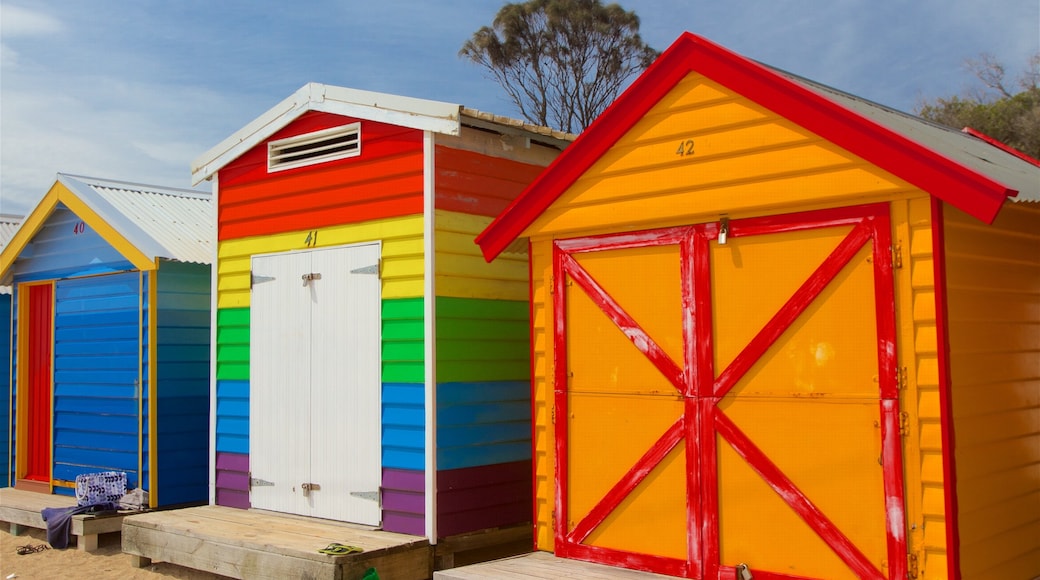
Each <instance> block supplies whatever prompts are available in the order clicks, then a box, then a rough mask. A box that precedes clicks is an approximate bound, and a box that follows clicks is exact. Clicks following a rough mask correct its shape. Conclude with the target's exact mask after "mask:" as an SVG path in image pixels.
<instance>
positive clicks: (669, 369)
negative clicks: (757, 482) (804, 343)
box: [552, 203, 907, 579]
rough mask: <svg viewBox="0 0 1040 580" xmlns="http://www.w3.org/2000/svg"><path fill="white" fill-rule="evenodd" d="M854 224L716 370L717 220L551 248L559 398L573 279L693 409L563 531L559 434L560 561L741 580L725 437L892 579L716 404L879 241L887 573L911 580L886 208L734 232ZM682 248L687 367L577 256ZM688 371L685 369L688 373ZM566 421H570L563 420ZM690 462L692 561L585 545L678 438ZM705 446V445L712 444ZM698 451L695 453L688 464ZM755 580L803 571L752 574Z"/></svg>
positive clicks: (560, 412) (869, 572) (561, 408)
mask: <svg viewBox="0 0 1040 580" xmlns="http://www.w3.org/2000/svg"><path fill="white" fill-rule="evenodd" d="M837 226H851V228H852V229H851V231H850V232H849V233H848V235H847V236H846V237H845V239H844V240H843V241H842V242H840V243H839V244H838V246H837V247H836V248H835V250H833V251H832V252H831V254H830V255H829V256H828V257H827V258H826V259H825V260H824V261H823V263H822V264H820V266H819V267H817V268H816V270H815V271H814V272H813V274H811V275H810V276H809V278H808V279H807V280H806V281H805V282H804V283H803V284H802V286H801V287H800V288H799V289H798V290H797V291H796V292H795V293H794V294H793V295H792V296H791V297H790V298H789V299H788V300H787V302H786V303H785V304H784V305H783V306H782V307H781V308H780V310H779V311H778V312H777V313H776V314H775V315H774V316H773V317H772V319H771V320H770V321H769V322H768V323H766V325H765V326H764V327H763V328H762V329H761V330H760V331H759V332H758V334H757V335H756V336H755V337H754V338H753V339H752V340H751V341H750V342H749V343H748V344H747V346H746V347H745V348H744V349H743V351H742V352H740V353H739V354H738V355H737V356H736V357H735V358H734V360H733V361H732V362H731V363H730V364H729V365H728V366H727V367H726V368H725V369H723V370H722V371H721V372H720V373H719V374H718V376H716V374H715V369H714V363H713V359H714V357H713V344H712V330H713V321H712V319H711V312H712V308H711V306H712V297H711V278H710V272H711V263H710V257H709V245H710V242H711V241H712V240H714V239H717V237H718V233H719V224H718V223H709V224H700V225H696V226H689V227H676V228H666V229H661V230H653V231H644V232H636V233H625V234H608V235H603V236H593V237H586V238H575V239H568V240H557V241H555V242H554V249H553V282H552V288H553V311H554V316H553V321H554V328H553V340H554V369H555V374H554V404H555V406H556V416H560V417H567V416H568V414H567V375H568V372H569V369H568V367H567V350H566V337H567V324H566V316H565V315H564V313H566V308H567V300H566V281H567V280H568V279H569V280H571V281H572V282H573V283H574V284H576V285H577V286H578V287H580V288H581V289H582V291H584V292H585V293H586V294H587V295H588V296H589V297H590V298H591V300H592V301H593V302H594V303H595V304H596V305H597V306H598V307H599V308H600V309H602V310H603V311H604V313H606V315H607V316H608V318H610V319H611V320H612V321H613V323H614V324H615V325H616V326H617V327H618V328H619V329H621V330H622V331H623V332H624V333H625V335H626V336H627V337H628V338H629V339H630V340H631V342H632V344H633V345H634V346H635V347H636V348H637V349H638V350H640V351H641V352H642V353H643V354H644V355H645V356H646V357H647V358H648V359H649V360H650V361H651V363H652V364H653V365H654V366H655V367H656V368H657V369H658V370H659V371H660V372H661V374H662V375H663V376H664V377H665V378H667V379H668V380H669V382H670V383H671V384H672V385H673V387H675V389H676V390H677V391H678V392H679V393H680V394H682V395H683V396H684V398H685V400H686V410H685V412H684V414H683V415H682V416H680V417H679V418H678V419H677V420H676V421H675V423H673V424H672V425H671V426H670V427H669V428H668V429H666V430H665V432H664V434H662V435H661V437H659V438H658V439H657V441H656V442H655V443H654V444H653V445H652V446H651V447H650V449H649V450H647V452H646V453H645V454H644V455H643V456H642V457H641V458H640V459H639V460H638V461H637V462H636V464H635V465H634V466H633V467H632V468H631V469H630V470H629V472H628V473H627V474H626V475H625V476H623V477H622V478H621V480H620V481H618V482H617V483H615V485H614V486H613V487H612V488H611V489H610V491H609V492H608V493H607V494H606V495H605V496H604V497H603V498H602V499H601V500H600V501H599V502H598V503H597V504H596V505H595V506H594V507H593V508H592V510H590V512H589V513H588V514H587V515H585V517H584V518H583V519H582V520H581V521H579V522H578V523H577V524H576V525H575V527H574V529H573V530H571V531H569V532H568V531H567V522H568V521H569V514H568V511H567V508H568V506H567V497H568V493H567V492H568V487H567V486H568V480H567V469H568V461H567V457H568V429H567V427H566V426H564V427H563V428H561V429H557V432H556V467H555V479H556V498H555V503H556V530H555V539H556V552H557V554H558V555H560V556H563V557H571V558H576V559H583V560H590V561H597V562H605V563H608V564H613V565H619V566H625V567H630V568H637V569H643V570H649V571H653V572H659V573H664V574H670V575H674V576H684V577H691V578H701V577H708V578H727V579H729V578H736V570H735V568H732V567H725V566H722V565H721V563H720V554H719V537H718V525H719V513H718V473H717V453H716V451H717V450H716V446H715V445H714V444H713V442H714V441H715V440H716V434H718V435H720V436H721V437H722V438H723V439H724V440H725V441H726V442H727V443H729V444H730V446H731V447H733V449H734V450H735V451H736V452H737V453H738V454H739V455H740V456H741V457H742V458H743V459H744V460H745V461H746V462H747V463H748V464H749V465H750V466H751V467H752V469H754V470H755V471H756V472H757V473H758V474H759V476H761V477H762V478H763V479H764V480H765V481H766V482H767V483H768V484H769V485H770V486H771V487H772V488H773V489H774V490H775V491H776V492H777V493H778V494H779V495H780V496H781V497H782V498H784V500H785V501H786V502H787V503H788V504H789V505H790V506H791V507H792V509H793V510H794V511H795V512H796V513H797V514H798V515H799V517H801V518H802V519H803V520H804V521H805V522H806V523H807V524H808V525H809V526H810V528H812V529H813V530H814V531H815V532H816V534H817V535H818V536H819V537H820V538H821V539H822V540H823V541H824V542H825V543H827V544H828V545H829V546H830V547H831V549H832V550H833V551H834V552H835V553H836V554H837V555H838V556H839V557H840V558H842V560H843V561H844V562H845V563H846V565H848V566H849V568H850V569H852V570H853V571H854V572H855V573H856V574H857V575H859V576H860V577H862V578H884V575H883V574H882V572H881V571H880V570H878V569H877V568H876V567H875V566H874V565H873V564H872V563H871V562H870V561H869V560H868V559H867V557H866V556H865V555H863V554H862V553H861V552H860V551H859V549H858V548H857V547H856V546H855V545H854V544H853V543H852V542H851V541H850V540H849V539H848V537H846V536H845V535H844V534H843V533H842V532H841V530H839V529H838V528H837V526H835V525H834V523H833V522H831V521H830V520H829V519H828V518H827V516H826V515H825V514H824V513H823V512H821V511H820V510H819V509H818V508H817V507H816V506H815V505H814V504H813V503H812V501H811V500H810V499H809V498H808V497H807V496H805V494H804V493H803V492H802V491H801V490H799V489H798V488H797V486H795V484H794V483H793V482H792V481H791V480H790V479H789V478H787V476H786V475H784V473H783V472H782V471H781V470H780V469H779V468H778V467H777V466H776V465H775V464H773V463H772V461H771V460H769V458H768V457H767V456H766V455H765V454H764V453H763V452H762V451H761V450H760V449H758V448H757V447H756V446H755V445H754V443H753V442H751V440H750V439H749V438H748V437H747V436H746V435H744V433H743V432H741V430H740V429H739V428H738V427H737V426H736V425H735V424H734V423H733V422H732V421H730V420H729V419H728V418H727V417H726V416H725V415H724V414H723V413H722V412H721V411H720V410H719V409H718V407H717V404H718V402H719V401H721V400H722V398H723V397H725V396H726V394H727V393H728V392H729V390H730V389H731V388H732V387H733V386H734V385H735V384H736V383H737V382H738V381H739V380H740V378H741V377H743V375H744V374H745V373H746V372H747V371H748V370H749V369H750V368H751V366H752V365H753V364H754V362H755V361H756V360H758V358H759V357H760V356H762V355H763V354H764V353H765V352H766V351H767V350H768V349H769V348H770V347H771V346H772V345H773V344H774V343H775V342H776V340H777V339H778V338H779V337H780V336H781V335H782V334H783V332H784V331H785V330H786V329H787V328H788V326H790V325H791V324H792V323H793V322H794V321H795V320H796V319H797V318H798V316H799V315H800V314H801V313H802V312H804V311H805V309H806V308H808V307H809V305H810V304H812V303H813V301H814V300H815V299H816V298H817V297H818V296H819V295H820V293H821V292H822V291H823V289H824V288H825V287H826V286H827V285H828V284H829V283H830V282H831V281H832V280H833V279H834V278H835V277H836V276H837V275H838V274H839V272H840V271H841V270H842V269H843V268H844V267H845V265H846V264H848V262H849V261H850V260H851V259H852V258H853V257H854V256H855V255H856V254H857V253H858V252H859V251H860V249H861V248H862V247H863V246H864V245H866V244H867V243H871V242H872V249H873V255H872V262H873V264H874V292H875V317H876V321H877V338H878V350H877V357H878V370H879V383H880V386H879V399H880V418H881V421H880V422H881V438H882V442H881V445H882V450H883V451H882V462H883V468H884V469H883V471H884V494H885V498H884V499H885V503H884V505H885V517H886V526H885V529H886V535H887V556H888V562H889V566H888V572H889V574H888V578H891V579H897V578H900V579H901V578H905V576H906V554H907V551H906V548H907V546H906V533H905V521H906V517H905V513H904V510H905V508H904V505H905V503H904V497H903V469H902V467H903V459H902V441H901V438H900V434H899V393H898V365H897V362H898V361H897V354H896V349H895V336H896V322H895V293H894V288H893V280H892V255H891V225H890V220H889V214H888V206H887V204H884V203H879V204H872V205H865V206H856V207H850V208H838V209H831V210H820V211H813V212H804V213H793V214H785V215H779V216H768V217H762V218H750V219H745V220H735V221H733V222H730V224H729V231H728V235H729V237H733V238H735V237H740V236H751V235H762V234H772V233H781V232H792V231H800V230H807V229H818V228H825V227H837ZM673 244H678V245H679V247H680V259H681V276H682V281H681V284H682V297H683V298H682V300H683V303H682V309H683V317H684V320H683V333H684V336H683V345H684V346H683V351H684V360H683V361H682V366H681V367H680V366H679V364H677V363H676V362H675V361H673V360H672V359H671V358H670V357H669V356H668V355H667V354H666V353H665V352H664V350H663V349H662V348H661V347H660V346H659V345H658V344H657V343H656V342H654V340H653V338H652V337H650V336H649V335H648V334H647V333H646V332H645V331H644V330H643V329H642V328H641V327H640V326H639V324H638V322H637V321H635V320H634V319H633V318H632V317H631V316H629V315H628V313H626V312H625V311H624V310H623V309H622V308H621V307H620V305H618V303H617V302H616V301H615V300H614V299H613V298H612V297H611V296H610V295H609V294H608V293H607V292H606V291H605V290H604V289H603V288H602V287H601V286H600V285H599V284H598V283H597V282H596V280H595V279H594V278H593V277H592V276H591V275H590V274H589V273H588V272H586V271H585V270H584V268H582V267H581V266H580V265H579V264H578V262H577V260H575V259H574V257H573V256H572V255H571V254H575V253H581V252H595V251H604V250H619V249H625V248H634V247H645V246H657V245H673ZM684 369H685V370H684ZM564 425H566V424H564ZM682 440H685V445H686V457H687V502H686V504H687V508H688V519H687V521H688V528H687V534H688V539H687V541H688V547H689V554H688V557H687V559H686V560H678V559H675V558H668V557H662V556H653V555H648V554H638V553H633V552H626V551H623V550H616V549H607V548H600V547H596V546H586V545H582V544H581V542H582V541H584V540H585V539H586V538H587V537H588V535H589V534H590V533H591V532H592V531H593V530H594V529H595V528H596V526H598V525H599V524H600V523H602V522H603V521H604V520H605V519H606V518H607V516H609V514H610V513H611V512H612V511H613V510H614V509H615V508H616V507H617V506H618V505H619V504H620V503H621V501H623V500H624V498H625V497H626V496H627V495H628V494H629V493H630V492H631V491H633V490H634V489H635V488H636V486H638V485H639V483H640V482H642V481H643V480H644V479H645V478H646V476H647V475H648V474H649V473H650V472H651V471H652V470H653V468H654V467H655V466H656V465H657V464H658V463H659V462H660V461H661V460H662V459H663V458H664V457H665V456H666V455H667V454H668V453H669V452H670V451H671V450H672V449H674V448H675V447H676V446H677V445H678V444H679V443H680V441H682ZM705 442H707V443H705ZM690 458H696V459H693V460H691V459H690ZM753 572H754V575H755V576H756V577H758V578H787V579H791V578H795V577H793V576H789V575H783V574H777V573H771V572H769V571H764V570H763V571H759V570H754V571H753Z"/></svg>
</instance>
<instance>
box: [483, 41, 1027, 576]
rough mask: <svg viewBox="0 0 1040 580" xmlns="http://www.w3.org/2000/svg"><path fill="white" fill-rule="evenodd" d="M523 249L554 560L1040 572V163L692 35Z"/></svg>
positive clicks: (616, 115) (543, 206)
mask: <svg viewBox="0 0 1040 580" xmlns="http://www.w3.org/2000/svg"><path fill="white" fill-rule="evenodd" d="M523 239H527V240H529V243H530V248H531V271H532V274H531V276H532V280H531V284H532V286H531V296H532V305H531V311H532V329H531V336H532V345H533V347H532V348H533V353H532V357H533V365H532V366H533V369H534V371H533V374H534V376H533V381H532V386H533V390H534V402H535V411H534V418H535V434H534V441H535V450H534V456H535V471H536V473H535V483H536V485H535V492H534V495H535V519H536V523H535V525H536V542H537V547H538V549H539V550H547V551H552V552H554V553H555V554H556V555H558V556H561V557H564V558H572V559H581V560H588V561H593V562H598V563H606V564H611V565H614V566H620V567H626V568H636V569H642V570H650V571H655V572H661V573H665V574H669V575H675V576H682V577H690V578H751V577H752V576H753V577H754V578H829V579H838V578H889V579H893V580H894V579H900V580H902V579H904V578H960V577H963V578H1012V577H1015V578H1031V577H1033V576H1034V575H1035V574H1036V573H1037V572H1038V571H1040V509H1037V508H1038V505H1040V504H1038V498H1040V496H1038V494H1040V488H1038V482H1040V407H1038V398H1037V393H1038V392H1040V367H1038V360H1040V357H1038V345H1040V331H1038V329H1040V325H1038V322H1040V308H1038V305H1040V167H1038V163H1037V161H1036V160H1035V159H1031V158H1029V157H1027V156H1024V155H1021V154H1019V153H1017V152H1015V151H1013V150H1009V149H1008V148H1006V147H1004V146H1002V145H1000V144H999V143H995V142H992V140H986V139H983V138H979V137H978V136H975V135H971V134H967V133H964V132H960V131H954V130H949V129H946V128H942V127H939V126H936V125H932V124H929V123H927V122H925V121H923V120H921V119H918V118H915V117H912V116H910V115H906V114H903V113H900V112H898V111H894V110H892V109H889V108H886V107H883V106H880V105H877V104H874V103H871V102H868V101H865V100H863V99H860V98H857V97H855V96H852V95H848V94H845V93H842V92H839V91H836V90H833V89H830V88H827V87H824V86H821V85H819V84H816V83H813V82H811V81H808V80H805V79H802V78H798V77H796V76H793V75H791V74H788V73H785V72H782V71H778V70H776V69H773V68H770V67H768V66H764V65H762V64H759V63H756V62H753V61H751V60H748V59H746V58H744V57H742V56H739V55H737V54H734V53H732V52H730V51H728V50H726V49H725V48H722V47H720V46H718V45H716V44H713V43H711V42H710V41H708V40H705V39H703V38H700V37H697V36H694V35H691V34H685V35H683V36H681V37H680V38H679V39H678V40H677V41H676V42H675V43H674V44H673V45H672V46H671V47H670V48H669V49H668V50H667V51H665V52H664V53H663V54H662V55H661V57H660V58H659V59H658V60H657V61H656V62H655V63H654V64H653V65H652V66H651V67H650V68H649V69H647V70H646V71H645V72H644V74H643V75H642V76H641V77H640V78H639V79H638V80H637V81H635V83H633V85H632V86H631V87H630V88H629V89H628V90H627V91H626V92H625V93H624V94H623V95H622V96H621V97H620V98H619V99H618V100H617V101H616V102H615V103H614V104H613V105H612V106H611V107H610V108H609V109H608V110H607V111H606V112H605V113H604V114H603V115H602V116H601V117H600V118H599V119H598V120H597V121H596V122H595V123H594V124H593V125H592V126H590V127H589V128H588V130H587V131H586V132H584V133H583V134H582V135H581V137H579V139H578V140H577V141H576V142H575V143H574V144H573V145H572V146H571V148H569V149H567V150H566V151H565V152H564V153H563V154H562V155H561V156H560V157H559V158H558V159H557V160H556V162H555V163H554V164H552V165H551V166H550V167H549V168H548V169H547V170H546V171H545V172H544V173H542V174H541V175H540V176H539V178H538V179H537V180H536V181H535V182H534V183H533V184H532V185H531V186H530V187H529V188H528V189H527V190H525V191H524V192H523V193H522V194H521V195H520V197H518V198H517V200H516V201H515V202H514V203H513V204H512V205H511V206H510V207H509V208H508V209H507V210H506V211H505V212H504V213H503V214H502V215H501V216H499V217H498V218H497V219H496V221H495V222H494V223H493V224H492V225H491V226H490V227H489V228H488V229H486V230H485V231H484V232H482V233H481V235H480V236H479V237H478V243H479V244H480V246H481V248H482V250H483V252H484V254H485V256H486V257H487V258H488V259H493V258H495V257H496V256H499V255H500V253H501V252H503V251H505V250H506V249H507V248H510V247H515V244H516V242H517V240H523Z"/></svg>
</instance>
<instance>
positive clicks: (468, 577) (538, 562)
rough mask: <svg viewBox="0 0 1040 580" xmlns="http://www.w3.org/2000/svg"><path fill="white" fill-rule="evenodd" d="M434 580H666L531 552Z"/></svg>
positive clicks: (443, 572) (440, 574) (436, 575)
mask: <svg viewBox="0 0 1040 580" xmlns="http://www.w3.org/2000/svg"><path fill="white" fill-rule="evenodd" d="M433 578H434V580H481V579H483V578H505V579H508V578H514V579H523V580H536V579H545V580H555V579H574V580H577V579H579V578H580V579H583V580H605V579H618V578H620V579H623V580H624V579H628V580H651V579H654V578H661V579H664V578H670V577H669V576H662V575H660V574H653V573H650V572H639V571H636V570H626V569H624V568H615V567H612V566H604V565H603V564H593V563H590V562H581V561H578V560H566V559H563V558H557V557H555V556H553V555H552V554H550V553H549V552H532V553H530V554H524V555H522V556H516V557H513V558H506V559H503V560H496V561H494V562H485V563H482V564H474V565H472V566H464V567H462V568H454V569H451V570H439V571H437V572H434V573H433Z"/></svg>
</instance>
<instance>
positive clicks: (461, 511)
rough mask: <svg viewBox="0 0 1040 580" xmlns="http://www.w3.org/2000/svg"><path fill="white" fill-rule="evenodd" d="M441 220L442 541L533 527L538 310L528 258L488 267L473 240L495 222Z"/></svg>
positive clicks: (445, 214)
mask: <svg viewBox="0 0 1040 580" xmlns="http://www.w3.org/2000/svg"><path fill="white" fill-rule="evenodd" d="M440 162H441V157H440V156H438V164H439V163H440ZM438 187H440V185H438ZM435 218H436V219H435V227H436V239H435V247H436V252H437V260H436V274H437V280H436V291H437V304H436V315H437V327H436V332H437V348H436V352H437V365H436V369H437V470H438V471H437V479H438V488H437V489H438V492H437V493H438V503H437V506H438V520H437V521H438V524H437V525H438V530H437V535H438V536H439V537H446V536H450V535H454V534H461V533H465V532H471V531H475V530H479V529H484V528H492V527H500V526H508V525H513V524H517V523H521V522H525V521H530V520H531V516H530V509H529V507H528V506H529V505H530V503H529V501H528V500H529V499H530V489H531V470H530V460H531V390H530V389H531V387H530V382H529V379H530V376H531V359H530V352H531V347H530V341H529V336H530V335H529V328H530V324H529V316H528V313H529V311H530V306H529V305H528V301H527V292H528V265H527V256H526V255H524V254H507V255H503V256H501V257H500V258H499V259H498V260H496V261H495V262H493V263H491V264H488V263H487V262H486V261H485V260H484V259H483V257H482V256H481V255H480V254H479V248H478V247H477V245H476V244H475V243H473V239H474V238H475V237H476V235H477V234H478V233H479V232H480V231H482V230H483V229H484V228H485V227H487V225H488V224H489V223H490V221H491V218H488V217H484V216H477V215H466V214H462V213H457V212H449V211H438V212H437V215H436V216H435ZM518 466H521V467H522V466H527V467H526V469H525V468H518ZM445 486H446V487H445ZM521 501H522V502H523V504H521V503H518V502H521ZM521 506H522V507H521Z"/></svg>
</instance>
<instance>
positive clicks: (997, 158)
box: [774, 69, 1040, 202]
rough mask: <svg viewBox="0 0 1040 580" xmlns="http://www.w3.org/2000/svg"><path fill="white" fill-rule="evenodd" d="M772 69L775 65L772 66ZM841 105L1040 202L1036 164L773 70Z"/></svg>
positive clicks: (1026, 198) (1019, 198)
mask: <svg viewBox="0 0 1040 580" xmlns="http://www.w3.org/2000/svg"><path fill="white" fill-rule="evenodd" d="M774 70H776V69H774ZM777 72H778V73H780V74H782V75H784V76H786V77H787V78H789V79H791V80H793V81H795V82H797V83H799V84H801V85H803V86H805V87H807V88H809V89H811V90H813V91H815V92H817V93H819V94H821V95H823V96H824V97H826V98H828V99H830V100H832V101H834V102H836V103H838V104H840V105H841V106H843V107H846V108H847V109H849V110H851V111H853V112H855V113H857V114H859V115H861V116H863V117H866V118H868V119H870V120H871V121H874V122H875V123H877V124H879V125H881V126H883V127H885V128H887V129H889V130H891V131H894V132H896V133H899V134H900V135H902V136H904V137H906V138H907V139H911V140H913V141H916V142H917V143H919V144H921V145H923V146H925V147H928V148H929V149H932V150H933V151H935V152H937V153H939V154H941V155H943V156H945V157H948V158H949V159H951V160H953V161H955V162H957V163H960V164H961V165H964V166H965V167H968V168H969V169H971V170H973V171H976V172H978V173H980V174H982V175H985V176H987V177H989V178H990V179H992V180H994V181H997V182H999V183H1002V184H1004V185H1006V186H1007V187H1009V188H1011V189H1014V190H1017V191H1018V195H1017V196H1015V197H1009V198H1008V199H1010V200H1012V201H1033V202H1040V167H1037V166H1036V165H1033V164H1032V163H1029V162H1028V161H1026V160H1025V159H1022V158H1020V157H1018V156H1016V155H1014V154H1012V153H1009V152H1007V151H1004V150H1002V149H1000V148H999V147H996V146H994V145H991V144H989V143H987V142H986V141H984V140H982V139H979V138H978V137H974V136H972V135H969V134H967V133H965V132H963V131H960V130H957V129H952V128H950V127H945V126H943V125H938V124H936V123H932V122H930V121H927V120H925V119H922V118H921V117H916V116H914V115H910V114H907V113H903V112H902V111H898V110H896V109H891V108H889V107H886V106H884V105H879V104H877V103H874V102H871V101H868V100H866V99H863V98H861V97H857V96H855V95H850V94H848V93H845V92H842V91H839V90H837V89H835V88H832V87H828V86H826V85H822V84H819V83H817V82H814V81H810V80H808V79H805V78H802V77H799V76H797V75H793V74H791V73H788V72H784V71H777Z"/></svg>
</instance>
